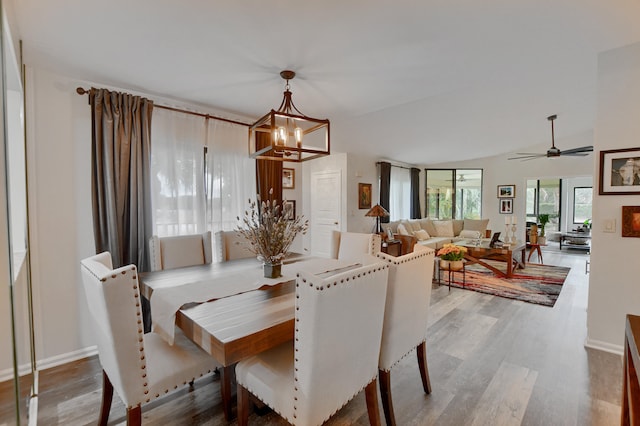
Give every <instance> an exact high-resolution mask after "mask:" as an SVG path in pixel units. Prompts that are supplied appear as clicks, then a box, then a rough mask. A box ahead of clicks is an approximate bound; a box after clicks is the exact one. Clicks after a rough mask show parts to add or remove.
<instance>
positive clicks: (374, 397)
mask: <svg viewBox="0 0 640 426" xmlns="http://www.w3.org/2000/svg"><path fill="white" fill-rule="evenodd" d="M364 392H365V396H366V399H367V413H368V414H369V424H371V426H380V411H379V409H378V381H377V380H376V379H373V380H372V381H371V383H369V384H368V385H367V387H366V388H365V390H364Z"/></svg>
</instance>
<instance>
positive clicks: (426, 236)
mask: <svg viewBox="0 0 640 426" xmlns="http://www.w3.org/2000/svg"><path fill="white" fill-rule="evenodd" d="M413 236H414V237H416V238H417V239H418V241H424V240H428V239H429V238H431V237H430V236H429V234H428V233H427V231H425V230H424V229H420V230H418V231H415V232H414V233H413Z"/></svg>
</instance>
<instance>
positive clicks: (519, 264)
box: [454, 240, 527, 278]
mask: <svg viewBox="0 0 640 426" xmlns="http://www.w3.org/2000/svg"><path fill="white" fill-rule="evenodd" d="M454 244H455V245H458V246H463V247H466V249H467V253H465V255H464V258H465V259H466V260H467V263H469V264H473V263H477V264H478V265H482V266H484V267H485V268H487V269H489V270H491V271H492V272H493V273H494V274H496V275H498V276H500V277H505V278H511V277H513V270H514V269H515V268H520V269H524V265H525V252H526V248H527V245H526V244H525V243H523V242H520V241H518V242H516V243H515V244H514V243H511V244H510V245H509V246H508V247H507V246H505V247H489V241H482V242H481V243H480V244H479V245H476V243H475V240H462V241H458V242H455V243H454ZM518 252H520V259H519V260H518V256H517V255H518ZM514 254H515V255H516V256H514ZM485 260H499V261H501V262H504V263H505V264H506V271H502V270H500V269H498V268H496V267H495V266H493V265H490V264H488V263H487V262H485Z"/></svg>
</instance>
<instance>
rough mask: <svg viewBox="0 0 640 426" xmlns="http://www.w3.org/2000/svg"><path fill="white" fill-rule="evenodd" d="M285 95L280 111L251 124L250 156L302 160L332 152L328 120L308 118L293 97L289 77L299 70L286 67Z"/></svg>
mask: <svg viewBox="0 0 640 426" xmlns="http://www.w3.org/2000/svg"><path fill="white" fill-rule="evenodd" d="M280 76H281V77H282V78H283V79H284V80H286V85H285V91H284V97H283V98H282V103H281V104H280V106H279V107H278V110H273V109H272V110H271V111H270V112H269V113H267V114H266V115H264V116H263V117H262V118H260V119H258V121H256V122H255V123H253V124H252V125H251V127H249V156H250V157H251V158H258V159H262V160H274V161H292V162H297V163H299V162H302V161H307V160H312V159H314V158H317V157H321V156H325V155H329V154H330V153H331V152H330V138H329V120H328V119H324V120H322V119H318V118H312V117H307V116H306V115H304V114H303V113H301V112H300V110H298V108H296V106H295V105H294V104H293V101H292V100H291V91H290V90H289V89H290V86H289V80H292V79H293V78H294V77H295V76H296V73H295V72H293V71H289V70H285V71H282V72H281V73H280Z"/></svg>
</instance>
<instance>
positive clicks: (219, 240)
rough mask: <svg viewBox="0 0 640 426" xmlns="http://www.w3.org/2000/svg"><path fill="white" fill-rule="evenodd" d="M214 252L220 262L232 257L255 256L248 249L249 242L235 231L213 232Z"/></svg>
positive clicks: (232, 258) (249, 246)
mask: <svg viewBox="0 0 640 426" xmlns="http://www.w3.org/2000/svg"><path fill="white" fill-rule="evenodd" d="M215 242H216V254H217V259H218V261H220V262H226V261H228V260H234V259H246V258H249V257H256V255H255V253H253V252H251V251H249V249H250V248H251V242H249V240H247V239H246V238H245V237H243V236H242V235H238V233H237V232H236V231H218V232H216V233H215Z"/></svg>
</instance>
